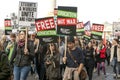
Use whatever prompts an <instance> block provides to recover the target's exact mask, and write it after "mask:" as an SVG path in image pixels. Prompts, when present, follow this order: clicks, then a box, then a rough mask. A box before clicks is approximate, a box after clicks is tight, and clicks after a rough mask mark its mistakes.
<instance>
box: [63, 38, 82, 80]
mask: <svg viewBox="0 0 120 80" xmlns="http://www.w3.org/2000/svg"><path fill="white" fill-rule="evenodd" d="M63 62H64V63H66V69H65V72H64V76H63V80H71V79H73V80H80V78H79V74H80V73H81V70H82V69H83V63H84V57H83V52H82V50H81V49H80V48H78V47H76V46H75V40H74V37H68V38H67V52H66V57H65V56H64V57H63ZM73 72H74V75H73ZM72 76H73V77H72Z"/></svg>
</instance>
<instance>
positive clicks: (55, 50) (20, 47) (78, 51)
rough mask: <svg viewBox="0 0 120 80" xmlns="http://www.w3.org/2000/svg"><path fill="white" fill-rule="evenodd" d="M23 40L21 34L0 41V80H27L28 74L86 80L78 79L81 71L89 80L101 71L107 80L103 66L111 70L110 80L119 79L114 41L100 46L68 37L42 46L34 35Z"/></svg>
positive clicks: (119, 49)
mask: <svg viewBox="0 0 120 80" xmlns="http://www.w3.org/2000/svg"><path fill="white" fill-rule="evenodd" d="M27 38H28V39H27V42H26V32H25V31H20V32H19V33H18V34H14V33H11V34H10V35H9V39H8V38H7V36H6V35H3V36H2V37H1V39H0V80H27V77H28V74H31V75H32V74H37V75H38V78H39V80H86V77H85V78H84V79H83V78H82V77H83V76H81V75H82V71H83V70H84V71H85V72H86V74H87V77H88V79H89V80H93V72H94V71H95V70H96V71H97V74H98V76H100V75H101V74H100V71H101V70H102V71H103V73H104V75H105V77H107V76H106V65H105V64H107V66H110V65H111V66H112V67H113V72H114V78H120V45H119V41H118V39H116V38H115V39H113V41H112V42H110V41H106V43H104V42H103V40H89V41H86V40H85V39H80V38H78V37H75V36H74V37H73V36H70V37H68V38H67V44H66V43H65V42H66V41H65V40H66V39H64V38H60V37H59V38H58V39H57V43H46V44H44V45H42V44H41V42H40V40H39V38H37V35H36V33H32V34H29V35H28V36H27ZM26 44H27V48H26ZM33 65H34V66H33ZM117 68H118V69H117ZM86 74H84V76H86Z"/></svg>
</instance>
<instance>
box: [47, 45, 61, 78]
mask: <svg viewBox="0 0 120 80" xmlns="http://www.w3.org/2000/svg"><path fill="white" fill-rule="evenodd" d="M59 55H60V54H59V51H58V48H57V47H56V45H55V44H53V43H51V44H50V45H49V47H48V51H47V53H46V57H45V65H46V77H47V79H48V80H59V78H60V64H59V59H60V58H59Z"/></svg>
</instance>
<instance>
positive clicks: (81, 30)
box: [76, 22, 84, 36]
mask: <svg viewBox="0 0 120 80" xmlns="http://www.w3.org/2000/svg"><path fill="white" fill-rule="evenodd" d="M76 28H77V29H76V35H77V36H83V35H84V24H83V22H78V23H77V26H76Z"/></svg>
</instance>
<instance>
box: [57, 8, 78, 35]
mask: <svg viewBox="0 0 120 80" xmlns="http://www.w3.org/2000/svg"><path fill="white" fill-rule="evenodd" d="M76 24H77V7H67V6H58V14H57V34H59V35H76Z"/></svg>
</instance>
